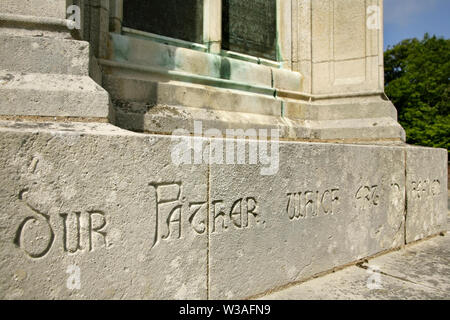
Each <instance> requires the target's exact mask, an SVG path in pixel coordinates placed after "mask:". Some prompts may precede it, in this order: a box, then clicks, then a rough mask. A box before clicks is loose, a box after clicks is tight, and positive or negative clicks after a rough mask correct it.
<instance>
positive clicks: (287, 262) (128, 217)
mask: <svg viewBox="0 0 450 320" xmlns="http://www.w3.org/2000/svg"><path fill="white" fill-rule="evenodd" d="M184 139H185V140H189V139H191V141H190V142H191V143H192V144H193V145H196V146H197V147H198V146H200V147H201V149H200V150H202V152H201V153H202V154H203V158H201V159H200V158H195V157H196V156H195V155H194V154H191V155H188V156H187V157H186V158H185V159H191V160H192V164H189V161H185V162H184V163H182V164H176V163H174V158H173V150H174V145H177V143H178V144H179V143H180V142H182V140H183V139H181V138H179V139H176V138H173V137H172V136H166V135H150V134H138V133H133V132H129V131H125V130H122V129H119V128H117V127H114V126H113V125H110V124H107V123H73V122H67V123H43V122H42V123H36V122H25V121H22V122H16V121H2V122H1V123H0V144H1V150H2V152H1V155H0V157H1V158H2V159H1V162H0V177H1V181H2V185H3V187H2V189H1V190H0V205H1V215H0V221H1V223H0V225H1V228H0V237H1V244H0V261H1V262H0V274H1V275H2V278H1V281H0V298H1V299H36V298H39V299H241V298H248V297H252V296H255V295H258V294H261V293H264V292H266V291H268V290H272V289H274V288H277V287H281V286H284V285H287V284H290V283H294V282H297V281H301V280H304V279H307V278H309V277H311V276H313V275H316V274H319V273H321V272H325V271H327V270H331V269H333V268H336V267H339V266H343V265H346V264H350V263H354V262H356V261H358V260H359V259H362V258H365V257H369V256H373V255H375V254H378V253H380V252H383V251H387V250H391V249H395V248H399V247H401V246H403V245H405V243H409V242H413V241H416V240H419V239H423V238H425V237H428V236H432V235H436V234H438V233H440V232H442V231H445V230H446V228H445V223H446V217H447V151H446V150H440V149H430V148H420V147H411V146H407V145H404V146H381V145H350V144H326V143H306V142H288V141H283V142H279V148H278V151H279V153H277V154H278V161H277V163H276V165H275V166H271V167H270V168H269V163H267V164H265V163H263V162H261V161H259V162H258V161H257V162H256V163H255V164H251V162H250V160H249V159H250V158H251V155H250V154H248V150H249V148H250V142H249V141H247V145H248V148H246V150H247V151H246V160H245V161H243V163H244V164H220V157H215V158H214V159H215V163H214V164H208V161H205V159H208V155H210V156H211V155H212V153H213V151H214V150H216V151H217V150H218V146H226V145H227V143H230V145H231V144H232V143H239V142H243V141H239V140H229V139H228V140H227V139H225V138H223V139H222V138H192V137H185V138H184ZM273 144H274V142H272V144H271V145H270V146H268V147H269V148H271V147H272V146H273ZM197 150H199V149H197ZM269 150H270V149H269ZM271 150H272V152H273V151H276V149H273V148H272V149H271ZM269 153H270V151H269ZM227 154H228V153H227ZM190 156H192V158H191V157H190ZM260 156H261V153H260ZM271 156H274V154H271ZM272 160H277V159H276V157H272ZM209 162H211V161H209ZM224 162H225V163H226V161H224ZM229 163H231V162H229ZM272 164H273V163H272Z"/></svg>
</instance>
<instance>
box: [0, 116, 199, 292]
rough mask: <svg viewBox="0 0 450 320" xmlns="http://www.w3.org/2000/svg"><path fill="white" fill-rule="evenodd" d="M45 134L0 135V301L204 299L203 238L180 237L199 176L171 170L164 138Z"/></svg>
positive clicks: (96, 129) (92, 130) (191, 170)
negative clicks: (76, 274) (76, 275)
mask: <svg viewBox="0 0 450 320" xmlns="http://www.w3.org/2000/svg"><path fill="white" fill-rule="evenodd" d="M51 126H52V125H47V124H28V125H26V124H20V123H17V124H15V125H12V126H11V127H10V128H8V129H5V128H3V129H2V130H1V133H0V135H1V138H0V145H1V147H0V150H1V154H2V156H1V158H2V159H1V161H0V177H1V181H2V189H1V191H0V203H1V210H0V212H1V216H0V225H1V234H0V239H1V240H0V256H1V258H0V274H1V277H0V279H1V280H0V298H1V299H28V298H31V299H36V298H43V299H53V298H61V299H67V298H71V299H168V298H172V299H188V298H189V299H191V298H192V299H206V297H207V296H206V283H207V281H206V274H207V272H206V265H207V264H206V259H207V258H206V253H207V238H206V234H197V233H195V232H193V233H184V231H185V230H186V228H185V227H186V226H187V225H188V224H189V221H188V220H187V218H186V219H185V217H187V216H185V215H187V214H189V212H190V211H189V210H192V209H190V208H189V203H188V202H187V201H184V199H185V197H186V198H187V199H189V201H191V202H199V201H202V200H204V199H205V198H206V192H207V189H206V183H207V182H206V181H207V180H206V178H207V170H206V169H207V168H206V166H204V165H196V166H184V167H177V166H175V165H172V162H171V159H170V146H171V145H170V143H169V142H170V139H169V138H168V137H157V136H142V135H138V134H133V133H130V132H126V131H123V130H120V129H117V128H114V127H113V126H111V125H107V124H103V125H102V124H95V125H94V124H84V125H81V124H78V125H75V124H60V125H54V129H51ZM32 128H34V129H32ZM36 128H39V129H37V130H36ZM32 131H33V132H32ZM36 132H39V133H36ZM181 182H182V184H181ZM156 201H158V203H159V205H158V218H159V220H158V222H159V223H158V224H157V220H156V215H157V213H156V205H157V203H156ZM178 205H179V206H180V207H179V208H180V209H179V210H181V214H182V217H183V220H182V221H181V222H177V221H180V220H179V217H180V211H179V210H178V209H177V210H175V211H173V212H171V211H170V209H172V208H173V207H174V206H178ZM169 217H170V221H172V222H171V224H170V229H169V228H168V227H167V224H165V222H166V221H167V219H168V218H169ZM78 223H79V224H78ZM179 223H182V227H183V229H182V233H181V234H179V233H178V232H179V230H180V229H179ZM193 223H198V224H200V222H198V221H197V220H195V221H193ZM177 224H178V225H177ZM156 230H157V232H156ZM179 238H181V239H179ZM70 266H76V267H79V271H80V279H81V283H80V289H79V290H69V289H68V288H67V285H66V283H67V281H69V280H68V279H69V276H70V273H66V272H67V271H68V268H70ZM69 271H70V269H69ZM72 272H73V270H72Z"/></svg>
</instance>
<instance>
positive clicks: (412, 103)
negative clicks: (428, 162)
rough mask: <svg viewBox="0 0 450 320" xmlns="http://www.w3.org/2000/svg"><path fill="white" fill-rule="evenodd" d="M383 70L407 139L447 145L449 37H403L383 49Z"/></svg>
mask: <svg viewBox="0 0 450 320" xmlns="http://www.w3.org/2000/svg"><path fill="white" fill-rule="evenodd" d="M384 70H385V83H386V87H385V91H386V94H387V96H388V97H389V98H390V99H391V100H392V102H393V103H394V105H395V106H396V107H397V110H398V116H399V122H400V124H401V125H402V126H403V128H405V130H406V135H407V142H408V143H411V144H417V145H422V146H430V147H440V148H446V149H450V148H449V146H450V100H449V98H450V97H449V96H450V82H449V79H450V40H449V39H443V38H437V37H435V36H433V37H430V36H429V35H428V34H425V36H424V38H423V40H418V39H407V40H403V41H402V42H400V43H398V44H397V45H395V46H393V47H389V48H388V49H387V50H386V52H385V53H384Z"/></svg>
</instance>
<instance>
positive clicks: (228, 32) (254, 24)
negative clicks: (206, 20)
mask: <svg viewBox="0 0 450 320" xmlns="http://www.w3.org/2000/svg"><path fill="white" fill-rule="evenodd" d="M276 15H277V9H276V0H223V2H222V46H223V48H224V49H226V50H231V51H236V52H241V53H245V54H249V55H252V56H257V57H262V58H267V59H271V60H276V59H277V56H276V35H277V18H276Z"/></svg>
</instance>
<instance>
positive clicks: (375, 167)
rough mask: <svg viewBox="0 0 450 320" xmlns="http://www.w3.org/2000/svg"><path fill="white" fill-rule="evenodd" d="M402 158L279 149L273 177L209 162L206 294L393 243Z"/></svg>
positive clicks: (328, 148) (270, 280) (399, 230)
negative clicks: (208, 281)
mask: <svg viewBox="0 0 450 320" xmlns="http://www.w3.org/2000/svg"><path fill="white" fill-rule="evenodd" d="M403 157H404V150H403V149H402V148H396V147H392V148H391V147H375V146H349V145H330V144H328V145H326V144H300V143H282V144H281V145H280V169H279V172H278V173H277V174H276V175H274V176H266V177H263V176H260V175H259V170H260V168H259V167H258V166H241V165H236V166H231V165H230V166H220V165H213V166H212V167H211V173H210V175H211V198H212V199H221V202H217V203H216V204H215V205H212V207H211V215H212V216H211V219H212V220H211V226H210V230H211V231H212V232H211V234H210V245H209V248H210V268H211V269H210V285H211V289H210V296H211V297H212V298H243V297H246V296H250V295H252V294H254V293H255V292H264V291H266V290H269V289H272V288H274V287H277V286H281V285H283V284H286V283H290V282H295V281H298V280H301V279H305V278H306V277H309V276H312V275H314V274H316V273H319V272H321V271H325V270H328V269H332V268H333V267H334V266H338V265H343V264H345V263H348V262H350V261H356V260H358V259H360V258H363V257H367V256H370V255H373V254H375V253H377V252H380V251H383V250H387V249H391V248H395V247H399V246H401V245H402V244H403V241H404V224H403V221H404V158H403ZM231 190H232V192H230V191H231ZM240 213H242V216H241V214H240ZM244 283H245V285H243V284H244Z"/></svg>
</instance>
